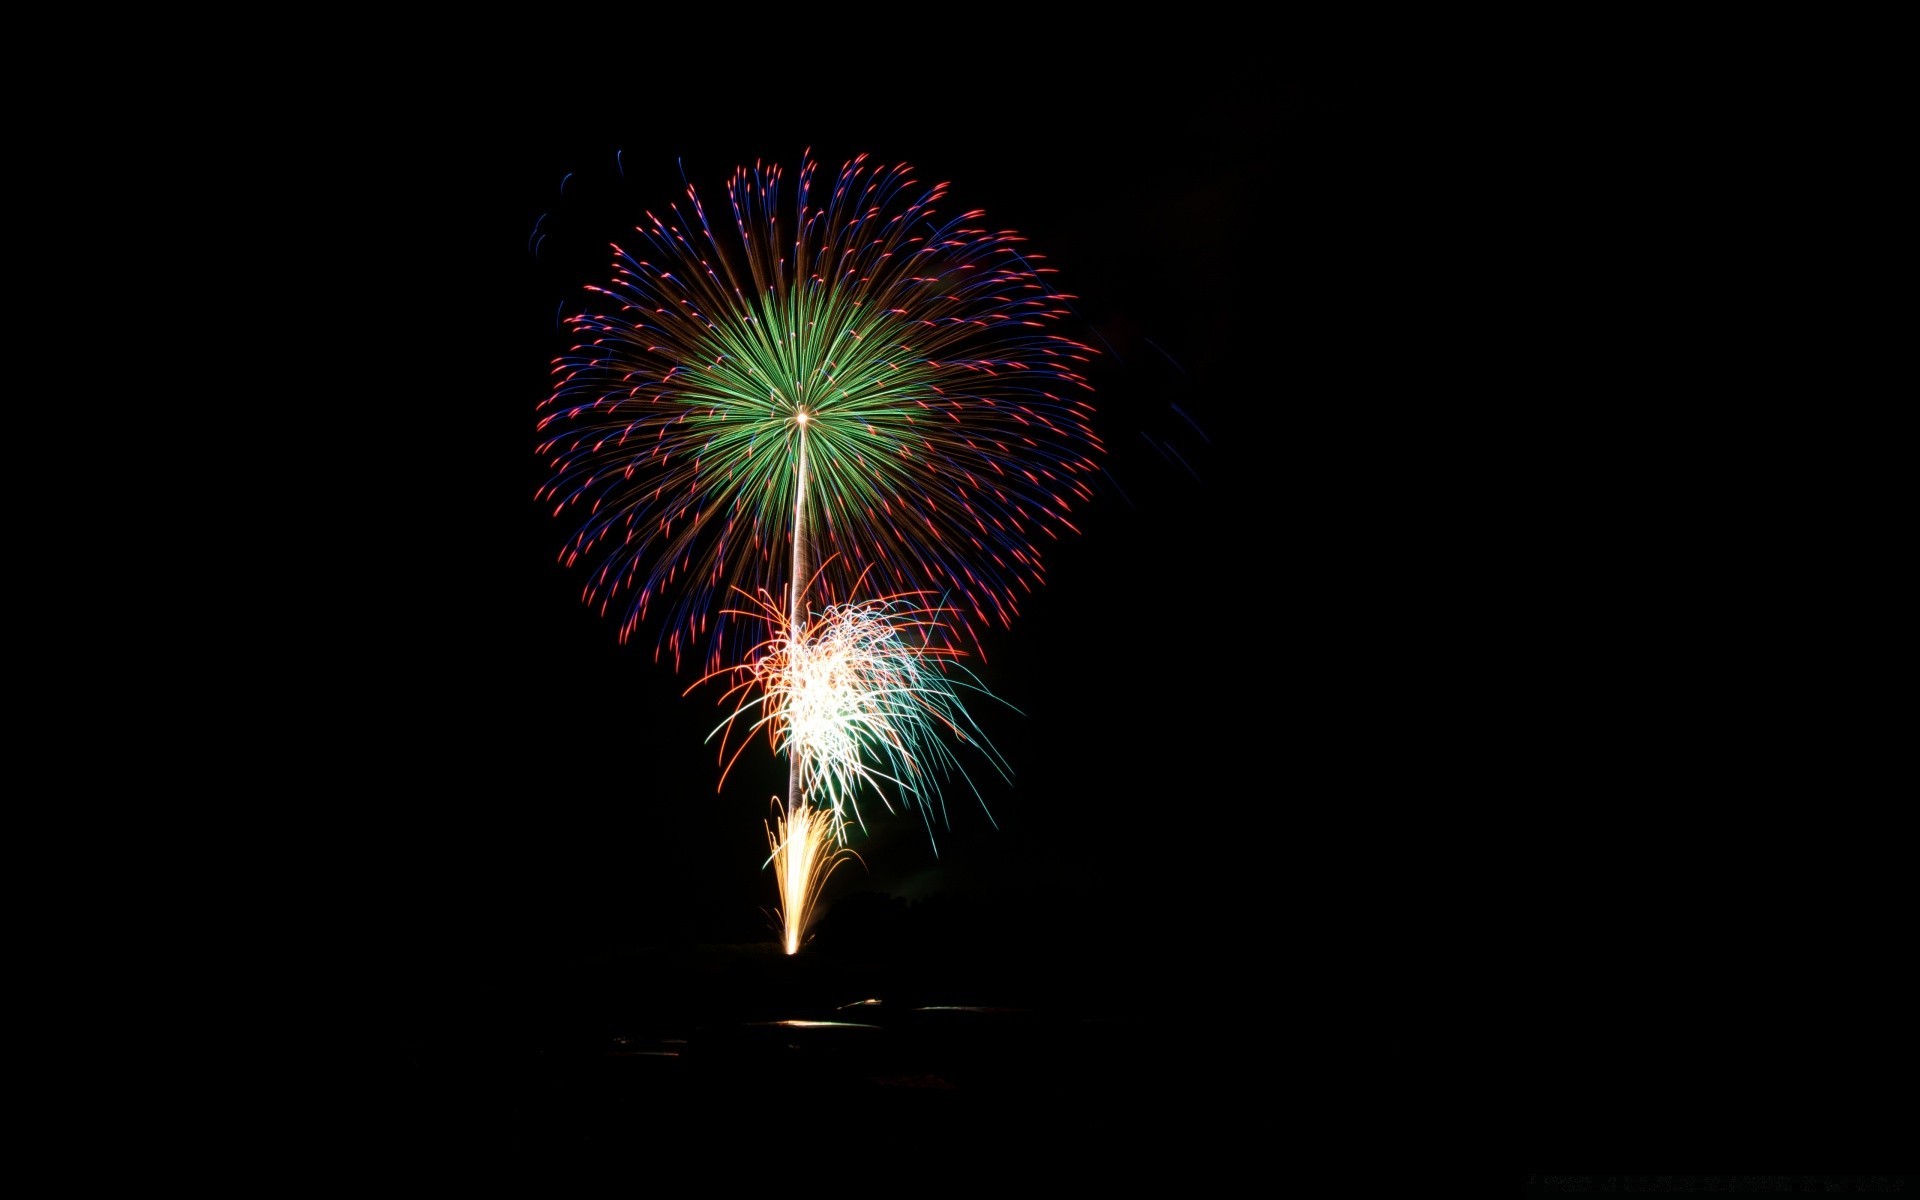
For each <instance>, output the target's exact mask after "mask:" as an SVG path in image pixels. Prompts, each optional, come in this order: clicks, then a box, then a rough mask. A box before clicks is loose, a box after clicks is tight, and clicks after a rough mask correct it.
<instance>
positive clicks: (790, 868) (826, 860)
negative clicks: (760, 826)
mask: <svg viewBox="0 0 1920 1200" xmlns="http://www.w3.org/2000/svg"><path fill="white" fill-rule="evenodd" d="M772 807H773V816H772V817H771V818H769V820H768V821H767V847H768V849H770V850H771V851H772V852H773V853H772V856H771V857H770V858H769V859H768V862H770V863H771V864H772V866H773V875H774V881H775V886H776V887H777V888H778V889H779V893H780V943H781V945H782V947H783V948H784V949H785V950H786V952H787V953H788V954H798V953H799V952H800V943H801V942H802V941H804V940H806V935H807V929H808V927H809V926H811V925H812V924H813V918H814V916H815V914H816V912H817V909H818V905H819V902H820V892H821V889H823V888H825V887H826V886H827V877H828V876H829V875H832V874H833V872H834V869H835V868H837V867H839V866H840V865H841V864H842V863H844V862H846V861H847V860H848V859H850V858H851V859H854V860H856V861H858V859H859V855H857V854H855V853H854V852H853V851H851V850H848V849H846V848H844V847H842V846H840V845H839V844H837V843H836V841H835V840H834V835H833V827H832V823H831V822H829V821H828V820H827V819H826V816H825V814H823V813H821V812H818V811H816V810H814V809H811V808H808V807H807V806H805V805H801V806H800V807H798V808H796V809H794V810H792V811H791V812H789V813H786V814H785V815H784V816H783V815H782V809H781V804H780V798H779V797H778V796H775V797H774V798H773V802H772Z"/></svg>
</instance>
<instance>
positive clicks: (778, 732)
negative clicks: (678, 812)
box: [695, 593, 1009, 845]
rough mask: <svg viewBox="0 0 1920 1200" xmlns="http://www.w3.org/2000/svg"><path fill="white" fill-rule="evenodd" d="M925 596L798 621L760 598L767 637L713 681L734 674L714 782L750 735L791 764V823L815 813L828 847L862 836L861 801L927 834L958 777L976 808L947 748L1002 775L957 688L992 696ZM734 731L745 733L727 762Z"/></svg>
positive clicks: (844, 607) (1002, 766) (840, 607)
mask: <svg viewBox="0 0 1920 1200" xmlns="http://www.w3.org/2000/svg"><path fill="white" fill-rule="evenodd" d="M921 600H922V597H920V596H918V595H902V596H889V597H884V598H881V599H876V600H867V601H861V602H858V603H851V604H834V605H830V606H828V607H827V608H826V609H825V610H823V611H821V612H820V613H818V614H816V615H815V616H814V617H813V618H812V619H811V620H810V621H808V622H806V623H805V624H802V625H795V624H792V623H791V622H790V620H788V619H786V615H785V614H782V613H781V612H780V609H779V607H778V606H777V605H775V604H774V603H773V602H772V600H771V599H770V598H769V597H767V596H766V595H765V594H764V593H762V594H761V596H760V597H759V598H758V613H759V615H760V617H761V618H762V619H763V620H764V621H765V622H766V624H767V626H768V627H769V628H770V629H771V630H773V633H772V635H771V636H769V637H768V638H767V639H766V640H765V641H763V642H761V643H760V645H759V646H757V647H756V648H755V649H754V652H753V653H752V654H750V655H749V657H748V659H747V661H746V662H745V663H743V664H741V665H739V666H736V667H733V668H730V669H728V670H727V671H725V672H721V673H718V674H723V675H726V676H729V677H730V678H731V684H730V686H729V687H728V689H727V691H726V693H725V695H724V696H723V697H722V700H721V702H722V703H723V704H725V703H727V702H729V701H732V702H734V704H735V707H734V708H733V710H732V711H731V712H730V713H729V714H728V715H727V717H726V719H725V720H724V721H722V722H721V724H720V725H719V726H718V727H717V728H716V729H715V730H714V734H715V735H717V736H720V737H721V760H722V763H723V769H722V772H721V785H722V786H724V785H725V782H726V774H727V771H728V770H730V769H731V767H732V765H733V762H734V761H736V760H737V759H738V757H739V755H740V753H741V751H743V750H744V749H745V747H746V745H747V744H748V743H749V742H750V741H751V740H752V736H753V735H754V734H755V733H765V734H766V736H767V738H768V740H769V742H770V743H771V744H772V746H773V749H774V750H775V752H776V753H778V754H781V755H783V756H785V757H786V758H787V760H788V762H789V763H790V764H791V791H790V797H791V799H790V803H789V817H790V819H791V817H792V814H793V813H794V811H796V809H797V808H798V807H800V806H802V804H803V803H804V804H805V805H811V806H812V807H814V808H817V809H819V810H820V812H821V814H822V819H823V820H824V821H825V827H826V829H827V830H828V832H829V833H830V834H831V836H832V838H833V840H834V841H835V843H836V844H839V845H844V844H845V843H846V839H847V823H848V821H849V820H851V821H853V822H854V823H856V824H859V825H860V826H861V827H863V828H864V826H865V819H864V818H863V817H862V815H861V811H860V799H861V797H862V796H863V795H866V794H871V795H873V796H875V797H877V798H878V799H879V800H880V802H881V803H882V804H883V805H884V806H885V807H886V808H887V810H888V811H889V812H892V811H895V805H896V803H898V804H899V805H900V806H901V807H912V808H915V809H917V810H918V811H919V812H920V814H921V817H922V819H923V820H924V821H925V823H926V826H927V830H928V833H929V835H932V834H933V831H934V823H935V817H936V816H937V817H938V818H939V820H940V823H942V824H945V822H946V810H945V806H944V801H943V800H942V797H941V785H942V783H943V782H944V781H946V780H948V779H950V778H952V777H953V776H954V775H958V776H959V777H960V778H961V779H963V780H965V781H966V783H967V785H968V787H969V788H971V789H972V790H973V793H974V796H975V798H976V799H981V801H982V805H983V807H984V803H985V802H984V799H982V798H981V797H980V793H979V789H978V788H977V787H974V785H973V780H972V779H971V778H970V777H969V776H968V775H967V773H966V771H965V769H964V767H963V765H962V763H961V761H960V758H959V756H958V755H957V754H955V753H954V751H953V749H952V748H950V746H949V744H948V743H949V740H951V741H952V742H956V743H958V744H961V745H966V746H971V747H973V748H974V749H976V750H978V751H979V752H980V753H981V754H982V755H983V756H984V757H985V758H986V759H987V760H988V762H990V763H991V764H992V765H993V766H994V768H995V769H996V770H997V771H999V772H1000V774H1001V776H1002V777H1003V778H1006V777H1008V775H1009V772H1008V768H1007V766H1006V763H1005V762H1004V760H1002V759H1001V758H1000V756H999V754H998V753H997V752H996V751H995V750H994V748H993V746H992V744H991V743H989V742H988V740H987V738H986V735H985V734H984V733H983V732H982V731H981V729H980V727H979V726H978V725H977V724H976V723H975V721H974V719H973V717H972V716H971V714H969V713H968V712H967V709H966V705H965V704H964V702H963V700H962V697H961V693H962V692H963V691H972V692H975V693H977V694H979V695H983V696H990V695H991V693H989V692H987V690H986V689H985V688H984V687H983V686H981V685H980V683H979V681H978V680H977V679H975V678H974V676H973V675H972V673H971V672H969V671H968V670H967V669H966V668H965V667H964V666H962V665H960V663H959V662H958V661H957V660H958V658H959V657H960V653H961V652H960V651H959V650H957V649H954V648H952V647H951V646H948V645H946V644H945V643H944V640H943V639H942V637H941V636H940V634H941V630H942V627H943V625H944V623H945V621H946V620H947V619H949V618H950V616H951V614H950V613H949V612H948V611H947V610H945V609H942V608H939V607H932V606H926V605H923V604H922V603H921ZM735 615H737V616H746V615H749V613H748V612H747V611H745V610H740V611H737V612H735ZM708 678H712V676H709V677H708ZM703 682H704V681H703ZM695 686H698V684H696V685H695ZM736 730H741V731H743V734H744V736H742V737H740V739H739V741H738V744H737V746H736V747H735V748H734V749H733V750H732V753H731V754H729V749H728V748H729V745H730V744H732V743H731V742H730V736H731V735H732V734H733V733H734V732H735V731H736ZM988 819H989V820H991V819H992V817H991V814H990V813H989V815H988Z"/></svg>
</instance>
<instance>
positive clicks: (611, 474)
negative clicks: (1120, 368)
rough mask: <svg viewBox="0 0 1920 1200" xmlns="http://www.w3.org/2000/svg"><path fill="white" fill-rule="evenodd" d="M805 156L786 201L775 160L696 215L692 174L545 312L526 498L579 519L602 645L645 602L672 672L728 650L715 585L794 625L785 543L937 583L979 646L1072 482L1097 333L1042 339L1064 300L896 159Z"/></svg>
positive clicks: (1062, 509)
mask: <svg viewBox="0 0 1920 1200" xmlns="http://www.w3.org/2000/svg"><path fill="white" fill-rule="evenodd" d="M816 169H817V168H816V164H815V163H814V162H813V161H812V159H811V158H810V157H808V158H805V159H803V161H802V163H801V166H800V171H799V178H798V181H797V186H795V187H794V188H792V190H791V192H790V193H789V195H790V197H791V200H790V203H786V204H783V200H782V192H783V186H784V176H783V172H782V170H781V169H780V168H779V167H777V166H764V165H756V166H755V167H753V168H752V169H751V170H749V169H747V168H744V167H743V168H740V169H739V170H737V171H735V173H734V175H733V177H732V178H731V179H730V180H729V182H728V184H727V187H726V190H725V199H726V206H727V208H726V211H727V213H728V215H729V216H730V221H729V220H726V219H724V218H723V219H722V221H721V222H720V224H718V225H717V226H716V224H715V223H713V221H712V220H711V219H710V217H711V214H710V213H709V212H708V210H707V208H706V207H705V205H704V204H703V203H702V201H701V199H700V196H699V194H698V193H697V191H696V190H695V189H694V188H693V187H692V186H691V185H689V187H688V188H687V193H686V200H685V203H684V207H683V206H682V205H681V204H674V205H672V206H670V207H669V208H668V209H667V210H666V212H665V214H664V215H655V214H654V213H648V214H647V215H646V220H645V222H644V223H643V224H641V225H640V226H639V227H638V229H637V230H636V232H637V234H638V235H639V241H638V242H637V243H636V244H635V245H634V246H633V247H632V248H630V249H629V248H626V247H622V246H620V245H617V244H616V245H615V246H614V247H613V268H612V272H613V273H612V278H611V280H610V282H609V284H608V285H607V286H604V287H602V286H594V287H592V288H590V289H589V290H590V291H591V292H593V293H594V294H595V295H596V296H597V297H598V299H599V300H600V301H601V302H602V303H600V304H598V305H596V307H597V308H598V310H599V311H595V312H588V313H582V314H580V315H577V316H573V317H570V318H568V324H569V326H570V330H571V333H572V335H573V336H574V337H575V338H576V339H578V340H577V342H576V344H574V345H573V346H572V347H571V348H570V349H569V350H568V351H567V352H566V353H565V354H562V355H561V356H559V357H558V358H557V359H556V360H555V361H554V365H553V374H554V376H555V382H554V386H553V391H552V393H551V394H550V395H549V396H548V397H547V398H546V399H545V400H544V401H542V402H541V404H540V406H539V407H540V410H541V415H540V419H539V426H538V427H539V434H538V446H537V448H538V451H539V453H540V455H541V457H542V458H543V460H544V461H545V464H546V467H547V469H548V470H549V471H550V476H549V478H548V479H547V481H546V482H545V483H544V484H543V485H542V486H541V487H540V489H539V490H538V492H537V493H536V497H535V498H536V499H537V500H538V501H539V502H541V503H542V504H543V505H545V506H547V507H548V508H549V509H550V511H551V512H552V513H553V514H554V515H555V516H556V517H572V518H574V519H577V520H578V521H579V524H578V526H577V527H576V528H575V529H574V531H573V532H572V534H571V535H570V536H569V537H568V538H567V539H566V542H565V544H564V545H563V547H562V548H561V551H560V559H561V561H562V562H563V563H566V564H568V565H574V564H578V563H584V564H585V565H586V566H587V568H588V573H587V576H586V579H585V583H584V585H583V587H582V589H581V598H582V600H583V601H585V602H586V603H588V604H590V605H592V606H594V607H595V608H596V609H597V610H598V611H599V612H601V613H602V614H603V615H606V614H608V613H613V614H616V615H617V616H618V619H619V636H620V638H621V640H622V641H625V640H627V639H628V638H629V637H631V636H632V635H633V634H634V633H635V631H636V630H637V628H638V627H639V625H640V623H641V622H642V620H644V619H647V618H648V615H649V612H650V611H655V612H657V613H658V616H659V621H660V624H659V631H658V642H657V644H656V650H655V653H656V656H657V655H658V654H659V653H660V651H661V650H665V651H667V652H668V653H670V654H671V655H672V657H673V660H674V663H675V666H676V669H677V668H678V666H679V664H680V663H681V660H682V658H683V656H685V655H688V654H695V655H698V656H699V658H700V661H701V662H702V664H703V665H702V669H703V670H705V671H714V670H720V669H724V668H725V667H727V666H729V665H730V664H732V663H735V662H738V661H740V651H741V650H743V649H744V648H746V647H747V646H748V645H749V644H750V643H751V642H752V641H753V640H754V630H753V629H752V628H751V626H750V624H748V625H746V626H744V627H743V625H742V623H740V622H738V621H737V620H734V619H731V618H730V616H729V614H727V613H726V612H724V611H722V609H721V604H720V600H721V598H722V597H724V596H726V595H728V594H731V592H732V591H734V590H735V589H739V590H744V591H748V592H752V591H754V590H757V589H760V588H766V589H768V590H769V591H770V592H771V593H772V594H774V595H785V596H787V597H788V598H789V600H790V602H791V603H792V606H793V608H794V615H793V620H794V621H796V622H799V621H801V620H803V619H804V618H805V616H806V609H805V608H804V606H802V605H801V604H800V596H799V595H798V594H797V589H795V588H794V584H795V582H796V581H804V580H805V579H806V578H807V575H806V572H805V567H804V555H805V553H807V551H806V547H805V545H804V543H806V542H808V541H811V542H813V543H814V544H815V545H817V546H818V548H819V550H820V554H821V557H823V558H825V559H827V560H828V561H830V562H832V563H833V564H834V565H833V566H832V567H831V568H829V569H828V571H827V573H826V576H825V578H824V583H825V585H826V586H827V588H828V589H829V590H830V591H831V592H832V593H833V594H835V595H840V596H850V595H853V594H854V593H853V589H852V584H853V581H854V580H856V579H858V578H859V577H860V576H862V575H863V574H866V573H868V572H872V573H873V578H874V581H875V583H876V590H877V591H883V592H886V593H889V594H896V593H904V592H916V591H927V592H932V593H934V594H938V595H941V596H944V597H947V598H948V599H947V603H948V604H949V605H951V606H952V607H953V608H954V610H955V612H954V614H953V617H952V620H951V621H950V622H948V625H949V626H950V627H951V629H952V631H953V635H954V636H955V637H956V638H957V639H958V640H960V641H963V642H965V643H967V644H971V645H972V646H973V648H974V649H975V650H976V651H979V650H980V649H981V646H980V634H981V631H982V630H983V629H984V627H985V626H987V625H988V624H989V623H991V622H996V621H997V622H999V623H1001V624H1002V625H1003V626H1005V625H1007V624H1009V623H1010V622H1011V621H1012V619H1013V617H1014V616H1015V615H1017V614H1018V612H1019V597H1020V596H1021V595H1023V594H1025V593H1028V592H1031V591H1032V590H1033V588H1035V587H1036V586H1039V585H1040V584H1041V583H1042V582H1044V578H1045V573H1044V565H1043V562H1042V556H1041V553H1040V547H1041V544H1042V542H1043V539H1057V538H1058V536H1059V531H1060V530H1063V529H1065V530H1075V527H1074V525H1073V523H1072V521H1071V519H1070V514H1071V512H1072V509H1073V505H1074V504H1075V503H1076V502H1078V501H1085V500H1088V499H1091V497H1092V495H1093V490H1092V488H1091V487H1090V484H1089V479H1088V476H1090V475H1091V474H1092V473H1093V472H1095V471H1096V470H1098V467H1097V465H1096V464H1095V462H1094V456H1095V455H1096V454H1099V453H1103V452H1104V450H1103V447H1102V445H1101V442H1100V439H1099V437H1098V436H1097V435H1096V434H1095V433H1094V431H1093V429H1092V427H1091V424H1090V418H1091V415H1092V411H1093V409H1092V405H1091V404H1090V402H1089V399H1088V397H1089V396H1090V395H1091V392H1092V388H1091V386H1090V385H1089V384H1088V383H1087V381H1086V379H1085V377H1084V376H1083V375H1082V374H1081V368H1082V367H1083V366H1084V365H1085V364H1086V363H1087V362H1088V360H1089V359H1090V357H1091V356H1092V354H1093V353H1094V351H1093V350H1092V349H1091V348H1090V347H1088V346H1087V345H1085V344H1083V343H1081V342H1078V341H1075V340H1073V339H1071V338H1068V337H1065V336H1062V335H1061V334H1059V333H1055V332H1052V326H1053V323H1054V322H1056V321H1057V320H1059V319H1060V318H1062V317H1065V316H1067V315H1069V310H1068V303H1069V301H1070V300H1071V299H1072V298H1071V297H1070V296H1068V295H1066V294H1064V293H1061V292H1059V291H1058V290H1057V289H1055V288H1054V286H1053V285H1052V284H1051V283H1050V282H1048V277H1049V276H1050V275H1051V274H1052V268H1050V267H1046V266H1044V265H1040V264H1041V263H1042V262H1043V261H1044V260H1043V259H1042V258H1041V256H1039V255H1036V254H1029V253H1026V252H1024V251H1023V250H1022V249H1021V244H1022V242H1023V239H1022V238H1020V237H1019V236H1018V235H1017V234H1015V233H1013V232H1012V231H1010V230H997V229H993V228H991V227H990V226H988V225H987V224H986V223H985V222H984V220H983V214H982V213H981V212H979V211H978V210H974V211H964V212H958V213H955V214H952V215H948V213H947V212H946V203H945V202H946V195H947V185H946V184H944V183H935V184H932V185H930V186H929V185H923V184H920V183H919V182H917V181H916V180H915V179H914V178H913V177H912V172H911V170H910V169H909V168H908V167H906V166H905V165H900V166H893V167H881V166H878V165H874V164H870V163H869V162H868V160H867V157H866V156H865V155H862V156H861V157H859V158H856V159H854V160H853V161H851V162H848V163H846V164H845V165H844V166H843V167H842V168H841V170H840V172H839V174H838V175H837V176H835V177H834V178H833V180H832V182H831V184H830V185H828V184H824V183H822V184H816V181H815V174H816ZM729 226H730V228H729ZM803 464H804V465H803ZM803 473H804V476H805V482H804V483H803V482H802V475H803Z"/></svg>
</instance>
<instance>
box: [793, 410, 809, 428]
mask: <svg viewBox="0 0 1920 1200" xmlns="http://www.w3.org/2000/svg"><path fill="white" fill-rule="evenodd" d="M793 419H794V420H796V421H798V422H800V423H801V424H802V425H805V424H806V423H807V411H806V410H805V409H801V410H800V411H799V412H798V413H795V414H794V418H793Z"/></svg>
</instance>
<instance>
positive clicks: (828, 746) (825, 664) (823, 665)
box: [786, 638, 873, 760]
mask: <svg viewBox="0 0 1920 1200" xmlns="http://www.w3.org/2000/svg"><path fill="white" fill-rule="evenodd" d="M858 653H859V647H858V646H857V645H850V644H849V643H848V642H847V641H846V640H842V639H838V638H829V639H826V640H824V641H821V642H816V643H814V644H812V645H801V646H795V647H793V649H792V651H791V654H792V657H791V659H790V660H789V664H788V670H789V672H790V674H789V676H788V681H787V686H788V689H789V690H788V692H787V714H786V715H787V720H788V721H789V722H790V723H791V724H792V728H793V736H794V740H795V741H797V742H798V743H799V744H800V745H802V746H805V747H806V748H807V750H808V751H809V753H810V754H811V755H812V756H813V757H815V758H816V759H827V760H833V759H837V758H840V757H842V756H847V755H853V754H855V753H857V746H856V743H855V739H854V737H853V733H852V730H851V729H850V728H849V727H850V726H851V725H853V724H854V723H855V722H857V721H859V720H860V719H861V718H862V717H864V716H866V715H867V711H866V710H867V709H868V708H869V706H870V705H871V704H872V701H873V697H872V689H871V686H870V685H867V684H866V683H865V681H863V680H862V678H861V672H860V670H859V663H858V661H857V655H858Z"/></svg>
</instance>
